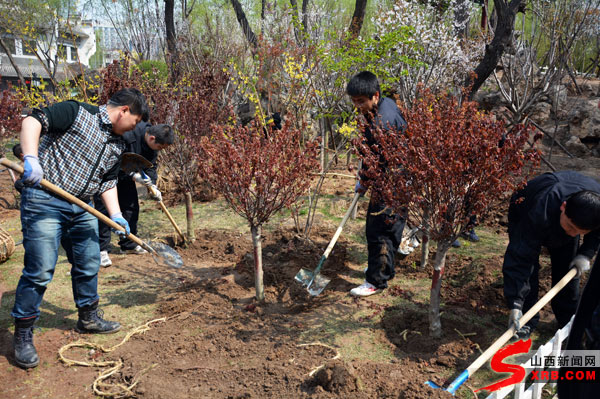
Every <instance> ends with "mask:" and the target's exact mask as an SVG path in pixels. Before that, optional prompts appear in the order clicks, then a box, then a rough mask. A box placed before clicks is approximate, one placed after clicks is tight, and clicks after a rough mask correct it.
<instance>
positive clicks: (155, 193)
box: [148, 184, 162, 202]
mask: <svg viewBox="0 0 600 399" xmlns="http://www.w3.org/2000/svg"><path fill="white" fill-rule="evenodd" d="M148 193H150V197H152V198H154V199H155V200H157V201H158V202H161V201H162V194H161V192H160V191H159V190H158V188H156V184H152V185H150V187H148Z"/></svg>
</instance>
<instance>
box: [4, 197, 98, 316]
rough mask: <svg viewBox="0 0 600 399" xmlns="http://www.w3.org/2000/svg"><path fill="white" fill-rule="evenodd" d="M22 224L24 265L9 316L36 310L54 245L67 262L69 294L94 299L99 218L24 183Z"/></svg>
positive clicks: (50, 271) (79, 300)
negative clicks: (68, 263) (69, 266)
mask: <svg viewBox="0 0 600 399" xmlns="http://www.w3.org/2000/svg"><path fill="white" fill-rule="evenodd" d="M21 225H22V229H23V247H24V248H25V262H24V263H25V267H24V268H23V274H22V275H21V279H20V280H19V284H18V285H17V291H16V295H15V306H14V307H13V311H12V313H11V316H13V317H15V318H18V319H20V318H31V317H38V316H39V315H40V310H39V308H40V304H41V302H42V298H43V296H44V292H45V291H46V286H47V285H48V283H49V282H50V281H51V280H52V276H53V275H54V269H55V267H56V260H57V259H58V245H59V243H60V244H62V246H63V248H64V249H65V251H66V253H67V257H68V259H69V262H70V263H71V281H72V285H73V298H74V299H75V304H76V305H77V307H78V308H80V307H83V306H87V305H91V304H93V303H95V302H97V301H98V299H99V297H98V270H99V269H100V246H99V245H98V220H97V219H96V218H95V217H94V216H93V215H91V214H90V213H88V212H86V211H85V210H83V209H82V208H80V207H78V206H77V205H73V204H71V203H70V202H67V201H66V200H63V199H61V198H59V197H55V196H54V195H51V194H49V193H47V192H46V191H43V190H41V189H38V188H33V187H25V188H24V189H23V192H22V194H21Z"/></svg>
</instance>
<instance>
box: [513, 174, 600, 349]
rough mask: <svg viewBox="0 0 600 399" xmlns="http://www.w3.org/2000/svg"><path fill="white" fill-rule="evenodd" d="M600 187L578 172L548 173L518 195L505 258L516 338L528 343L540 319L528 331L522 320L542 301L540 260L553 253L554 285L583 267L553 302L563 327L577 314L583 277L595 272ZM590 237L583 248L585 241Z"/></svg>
mask: <svg viewBox="0 0 600 399" xmlns="http://www.w3.org/2000/svg"><path fill="white" fill-rule="evenodd" d="M599 193H600V183H598V182H597V181H596V180H594V179H592V178H590V177H587V176H584V175H582V174H579V173H577V172H572V171H562V172H556V173H545V174H543V175H540V176H538V177H536V178H534V179H532V180H530V181H529V182H528V183H527V185H526V186H525V188H523V189H521V190H519V191H517V192H516V193H515V194H513V196H512V197H511V200H510V206H509V208H508V236H509V243H508V247H507V249H506V253H505V255H504V264H503V266H502V272H503V274H504V297H505V300H506V303H507V306H508V308H509V309H510V318H509V327H511V326H514V327H515V328H516V331H517V333H516V334H515V337H514V338H516V339H527V338H528V337H529V335H530V333H531V332H532V331H533V330H534V329H535V327H536V325H537V323H538V321H539V316H537V315H536V316H535V317H533V318H532V319H531V320H530V321H529V322H528V323H527V324H526V325H525V326H521V325H520V323H519V319H520V318H521V316H522V315H523V313H525V312H527V311H528V310H529V309H530V308H531V307H532V306H533V305H534V304H535V303H536V302H537V300H538V290H539V276H538V274H539V269H540V264H539V256H540V252H541V249H542V247H546V248H547V249H548V250H549V252H550V259H551V263H552V285H555V284H556V283H558V281H560V279H561V278H562V277H563V276H564V275H565V274H567V272H568V271H569V269H570V268H572V267H577V270H578V274H577V276H576V277H575V278H573V279H572V280H571V281H570V283H569V284H567V286H565V287H564V288H563V289H562V290H561V291H560V292H559V293H558V294H557V295H556V296H555V297H554V299H553V300H552V302H551V304H552V310H553V311H554V315H555V316H556V320H557V321H558V324H559V326H560V327H563V326H564V325H566V324H567V323H568V322H569V320H570V319H571V316H572V315H573V314H574V313H575V309H576V306H577V300H578V299H579V277H580V276H581V273H583V272H584V271H586V270H588V269H589V265H590V259H591V258H592V257H593V256H594V254H595V253H596V251H597V250H598V246H599V244H600V194H599ZM580 236H584V238H583V244H582V245H581V246H579V241H580V240H579V238H580Z"/></svg>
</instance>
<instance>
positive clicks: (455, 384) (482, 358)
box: [425, 268, 577, 395]
mask: <svg viewBox="0 0 600 399" xmlns="http://www.w3.org/2000/svg"><path fill="white" fill-rule="evenodd" d="M576 274H577V269H576V268H572V269H571V270H569V272H568V273H567V274H565V276H564V277H563V278H562V279H561V280H560V281H559V282H558V283H556V285H555V286H554V287H552V289H550V291H548V292H547V293H546V295H544V296H543V297H542V298H541V299H540V300H539V301H537V303H536V304H535V305H533V307H532V308H531V309H529V310H528V311H527V313H525V314H524V315H523V316H521V319H520V320H519V323H520V324H521V325H525V323H527V322H528V321H529V320H530V319H531V318H532V317H533V316H535V314H536V313H537V312H539V311H540V310H541V309H542V308H543V307H544V306H545V305H546V304H547V303H548V302H550V300H551V299H552V298H554V296H555V295H556V294H558V292H559V291H560V290H561V289H563V287H564V286H565V285H567V283H568V282H569V281H571V279H572V278H573V277H575V275H576ZM514 334H515V328H514V327H511V328H509V329H508V330H507V331H506V332H505V333H504V334H502V335H501V336H500V338H498V339H497V340H496V341H495V342H494V343H493V344H492V346H490V347H489V348H488V349H487V350H486V351H485V352H483V353H482V354H481V355H479V357H478V358H477V359H475V361H474V362H473V363H472V364H471V365H470V366H469V367H467V369H466V370H464V371H463V372H462V373H460V375H459V376H458V377H456V379H455V380H454V381H452V383H450V385H448V388H446V389H445V390H446V391H448V392H450V393H451V394H452V395H454V393H455V392H456V390H457V389H458V388H459V387H460V386H461V385H462V384H463V383H464V382H465V381H467V380H468V379H469V377H470V376H472V375H473V374H474V373H475V372H476V371H477V370H479V368H480V367H481V366H483V364H484V363H485V362H487V361H488V359H489V358H490V357H492V356H493V355H494V354H495V353H496V352H497V351H498V350H499V349H500V348H502V346H503V345H504V344H505V343H507V342H508V340H509V339H510V338H511V337H512V336H513V335H514ZM425 384H427V385H429V386H430V387H432V388H442V387H440V386H439V385H437V384H436V383H435V382H433V381H427V382H426V383H425Z"/></svg>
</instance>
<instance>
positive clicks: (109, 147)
mask: <svg viewBox="0 0 600 399" xmlns="http://www.w3.org/2000/svg"><path fill="white" fill-rule="evenodd" d="M142 117H144V119H147V118H148V106H147V105H146V100H145V99H144V96H143V95H142V93H140V91H139V90H136V89H123V90H120V91H118V92H117V93H115V94H114V95H113V96H112V97H111V99H110V100H109V101H108V104H106V105H101V106H99V107H97V106H92V105H89V104H84V103H79V102H77V101H65V102H62V103H58V104H55V105H53V106H50V107H46V108H43V109H35V110H34V111H33V112H32V114H31V116H29V117H27V118H25V119H24V120H23V124H22V126H21V137H20V139H21V146H22V148H23V154H24V163H25V164H24V170H25V172H24V173H23V178H22V180H23V183H24V184H25V187H24V188H23V192H22V195H21V224H22V228H23V247H24V248H25V260H24V263H25V266H24V268H23V273H22V275H21V278H20V280H19V284H18V285H17V290H16V294H15V305H14V307H13V310H12V312H11V316H12V317H14V318H15V334H14V341H13V342H14V347H15V362H16V363H17V364H18V365H19V366H21V367H23V368H30V367H35V366H37V365H38V364H39V357H38V355H37V351H36V349H35V347H34V346H33V324H34V322H35V320H36V319H37V318H38V317H39V315H40V310H39V307H40V304H41V302H42V298H43V296H44V292H45V291H46V286H47V285H48V283H49V282H50V280H52V275H53V274H54V268H55V267H56V261H57V258H58V245H59V243H60V244H61V245H62V246H63V248H64V249H65V251H66V253H67V257H68V259H69V262H70V263H71V265H72V266H71V280H72V285H73V298H74V300H75V305H76V306H77V309H78V314H79V320H78V321H77V330H78V331H79V332H84V333H112V332H115V331H118V330H119V329H120V328H121V325H120V324H119V323H117V322H113V321H107V320H104V319H103V318H102V317H103V313H102V311H101V310H99V309H98V301H99V296H98V270H99V268H100V247H99V244H98V219H96V218H95V217H94V216H93V215H91V214H90V213H88V212H86V211H85V210H83V209H82V208H80V207H78V206H77V205H74V204H71V203H70V202H68V201H66V200H64V199H62V198H60V197H57V196H55V195H54V194H52V193H49V192H47V191H45V190H44V189H42V188H41V187H40V185H39V183H40V181H41V180H42V178H45V179H46V180H48V181H50V182H51V183H53V184H55V185H57V186H58V187H60V188H62V189H63V190H65V191H67V192H68V193H70V194H72V195H74V196H76V197H77V198H79V199H81V200H82V201H84V202H88V203H90V200H91V196H92V195H93V194H95V193H100V196H101V198H102V200H103V201H104V204H105V206H106V208H107V209H108V212H109V215H110V218H111V219H112V220H113V221H115V222H116V223H118V224H119V225H121V226H123V228H124V229H125V230H126V233H127V234H128V233H129V225H128V224H127V221H126V220H125V219H123V217H122V214H121V210H120V208H119V202H118V199H117V188H116V178H117V172H118V169H119V157H120V155H121V153H122V152H123V150H124V149H125V142H124V141H123V139H122V137H121V136H122V135H123V134H124V133H125V132H126V131H128V130H131V129H133V128H134V127H135V125H136V124H137V123H138V122H139V121H140V120H141V119H142ZM126 233H125V232H123V233H122V234H126Z"/></svg>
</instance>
